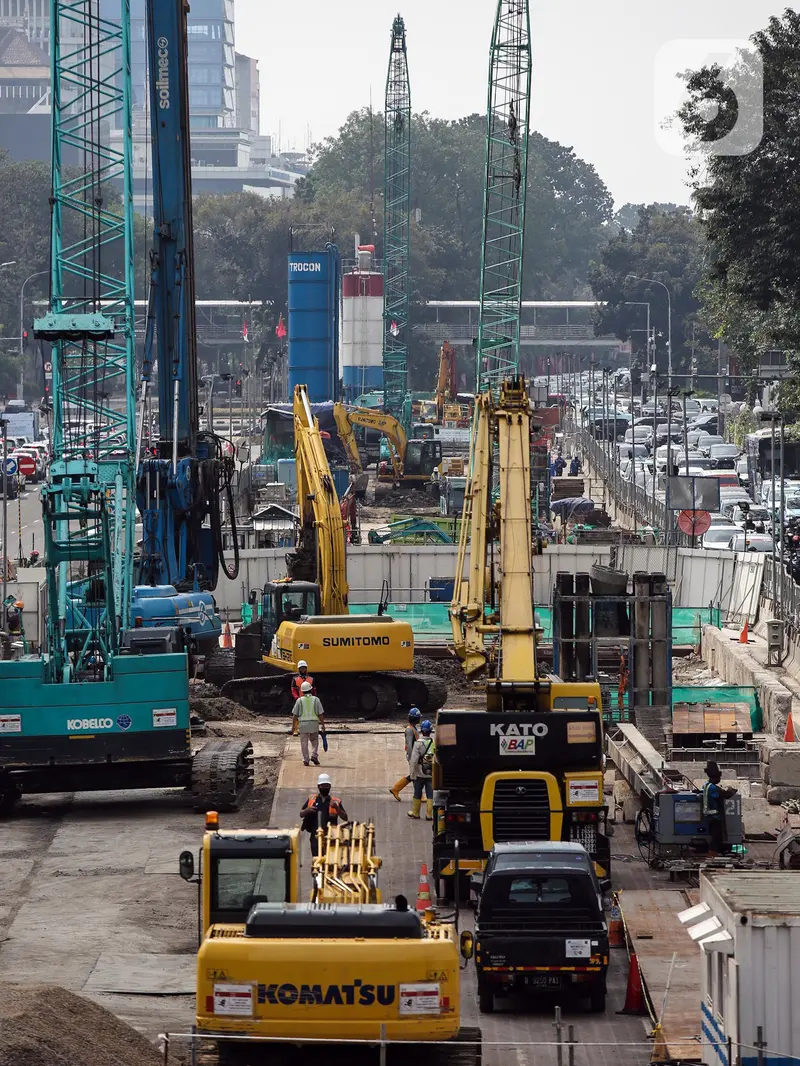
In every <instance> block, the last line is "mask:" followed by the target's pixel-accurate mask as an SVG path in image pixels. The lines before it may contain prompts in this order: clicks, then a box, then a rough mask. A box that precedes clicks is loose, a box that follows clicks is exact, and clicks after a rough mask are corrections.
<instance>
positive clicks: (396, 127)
mask: <svg viewBox="0 0 800 1066" xmlns="http://www.w3.org/2000/svg"><path fill="white" fill-rule="evenodd" d="M384 133H385V161H384V166H385V171H384V199H383V203H384V215H383V258H384V278H385V283H384V305H383V306H384V311H383V409H384V410H385V411H386V412H388V413H389V414H390V415H393V416H394V417H395V418H396V419H398V420H399V421H400V422H404V423H406V424H408V423H410V421H411V419H410V418H405V417H404V416H405V406H406V402H405V401H406V391H407V383H408V340H409V322H408V304H409V284H410V271H409V257H410V248H411V83H410V80H409V76H408V55H407V51H406V26H405V23H404V22H403V19H402V18H401V17H400V15H398V16H397V18H396V19H395V20H394V22H393V23H392V43H391V51H390V54H389V71H388V74H387V76H386V103H385V108H384Z"/></svg>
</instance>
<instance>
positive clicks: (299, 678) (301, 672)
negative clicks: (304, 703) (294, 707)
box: [292, 659, 317, 700]
mask: <svg viewBox="0 0 800 1066" xmlns="http://www.w3.org/2000/svg"><path fill="white" fill-rule="evenodd" d="M304 681H308V683H309V684H310V685H311V695H312V696H316V694H317V686H316V685H315V684H314V678H313V677H312V676H311V674H309V672H308V663H307V662H306V661H305V659H301V660H300V662H299V663H298V664H297V673H296V674H295V675H294V677H293V678H292V699H294V700H299V699H300V697H301V696H302V695H303V693H302V691H301V686H302V684H303V682H304Z"/></svg>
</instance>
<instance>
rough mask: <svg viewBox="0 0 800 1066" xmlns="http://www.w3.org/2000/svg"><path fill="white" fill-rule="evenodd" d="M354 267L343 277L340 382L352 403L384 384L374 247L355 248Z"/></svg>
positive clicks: (379, 277)
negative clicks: (364, 393)
mask: <svg viewBox="0 0 800 1066" xmlns="http://www.w3.org/2000/svg"><path fill="white" fill-rule="evenodd" d="M356 257H357V258H356V266H355V269H353V270H350V271H348V272H347V273H346V274H345V275H344V276H343V277H342V385H343V388H344V398H345V400H346V401H347V402H348V403H352V402H353V401H354V400H355V399H356V397H358V396H360V395H361V393H362V392H370V391H371V390H373V389H382V388H383V275H382V274H380V273H379V272H378V271H376V270H375V248H374V246H373V245H371V244H361V245H359V246H358V247H357V249H356Z"/></svg>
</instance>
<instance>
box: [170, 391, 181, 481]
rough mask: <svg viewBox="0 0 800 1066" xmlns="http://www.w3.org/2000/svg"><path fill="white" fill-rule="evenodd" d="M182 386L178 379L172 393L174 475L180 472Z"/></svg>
mask: <svg viewBox="0 0 800 1066" xmlns="http://www.w3.org/2000/svg"><path fill="white" fill-rule="evenodd" d="M179 390H180V384H179V382H178V379H177V378H176V379H175V381H174V383H173V393H172V473H173V474H177V472H178V404H179V402H180V395H179Z"/></svg>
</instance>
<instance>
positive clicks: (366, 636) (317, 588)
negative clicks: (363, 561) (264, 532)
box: [223, 385, 447, 716]
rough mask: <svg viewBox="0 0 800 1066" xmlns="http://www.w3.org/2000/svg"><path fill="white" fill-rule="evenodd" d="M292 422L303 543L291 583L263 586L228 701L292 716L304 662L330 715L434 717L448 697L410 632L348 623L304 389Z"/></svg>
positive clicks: (327, 494) (326, 478) (337, 525)
mask: <svg viewBox="0 0 800 1066" xmlns="http://www.w3.org/2000/svg"><path fill="white" fill-rule="evenodd" d="M294 421H295V450H296V456H297V499H298V501H299V506H300V531H299V543H298V545H297V548H296V549H295V551H294V552H293V553H291V554H290V555H288V556H287V564H288V569H289V574H288V577H287V578H285V579H282V580H279V581H271V582H268V583H267V584H266V585H265V587H264V592H263V606H262V612H261V618H260V619H258V621H256V622H253V623H251V624H250V625H249V626H245V627H244V628H243V629H242V630H240V632H239V633H238V635H237V637H236V649H235V655H234V671H235V679H234V680H231V681H228V682H227V683H224V684H223V693H224V695H226V696H229V697H230V698H231V699H235V700H237V701H238V702H239V703H242V704H244V705H245V706H246V707H250V708H252V709H253V710H255V711H261V710H267V711H269V712H272V713H274V712H278V711H281V710H286V711H288V710H290V709H291V706H292V703H293V701H292V698H291V686H290V677H291V675H292V674H294V673H296V672H297V663H298V662H299V661H300V660H301V659H305V660H306V662H307V663H308V667H309V671H310V672H311V674H312V675H313V676H314V681H315V683H316V687H317V693H318V695H319V697H320V699H321V700H322V702H323V705H325V706H326V707H329V708H331V709H335V710H336V711H342V712H344V713H357V714H361V715H365V714H366V715H373V716H374V715H382V714H390V713H392V712H393V711H395V710H396V708H397V706H398V704H399V705H400V706H401V707H404V708H408V707H410V706H412V705H416V706H417V707H419V709H420V710H421V711H422V712H423V713H431V712H433V711H435V710H437V709H438V708H439V707H441V706H442V705H443V703H444V701H445V699H446V698H447V687H446V685H445V684H444V682H443V681H441V680H440V679H439V678H438V677H434V676H433V675H428V674H420V673H416V672H414V635H413V632H412V629H411V626H410V624H409V623H408V622H402V621H397V620H395V619H393V618H391V617H389V616H388V615H385V614H377V615H350V614H348V613H347V593H348V585H347V556H346V543H345V542H346V537H345V530H344V523H343V520H342V512H341V507H340V504H339V499H338V497H337V495H336V488H335V486H334V483H333V478H332V477H331V472H330V467H329V466H328V460H327V457H326V455H325V449H324V447H323V444H322V438H321V437H320V431H319V424H318V422H317V420H316V418H314V416H313V414H312V412H311V407H310V404H309V400H308V393H307V391H306V388H305V386H304V385H298V386H296V388H295V394H294Z"/></svg>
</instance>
